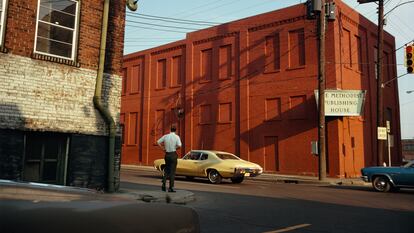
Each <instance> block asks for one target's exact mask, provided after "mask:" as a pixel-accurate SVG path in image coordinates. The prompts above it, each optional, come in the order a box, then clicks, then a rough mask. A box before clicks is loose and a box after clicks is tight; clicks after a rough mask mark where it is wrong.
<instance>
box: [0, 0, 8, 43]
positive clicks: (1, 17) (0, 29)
mask: <svg viewBox="0 0 414 233" xmlns="http://www.w3.org/2000/svg"><path fill="white" fill-rule="evenodd" d="M0 1H1V2H2V11H1V13H0V48H3V47H4V38H5V35H6V23H7V20H6V15H7V6H8V0H0Z"/></svg>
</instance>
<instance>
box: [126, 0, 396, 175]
mask: <svg viewBox="0 0 414 233" xmlns="http://www.w3.org/2000/svg"><path fill="white" fill-rule="evenodd" d="M335 2H336V20H335V21H330V22H328V24H327V29H326V35H327V36H326V88H327V89H332V90H364V91H366V96H365V103H364V106H363V110H362V114H361V115H360V116H327V117H326V122H327V123H326V126H327V127H326V132H327V170H328V175H329V176H331V177H357V176H359V175H360V169H361V168H362V167H365V166H369V165H376V164H377V163H379V161H380V160H379V159H378V158H377V156H376V154H377V151H376V150H377V149H376V134H377V127H376V96H377V95H376V86H377V81H376V70H375V67H376V66H375V60H376V54H377V51H378V50H377V48H376V44H377V39H376V38H377V36H376V33H377V27H376V25H375V24H373V23H372V22H370V21H369V20H367V19H366V18H365V17H364V16H362V15H360V14H359V13H358V12H356V11H354V10H353V9H351V8H350V7H348V6H347V5H345V4H344V3H342V2H341V1H335ZM384 47H385V49H384V59H383V60H384V66H383V67H384V80H385V81H387V80H390V79H392V78H393V77H395V76H396V65H395V64H396V62H395V53H394V49H395V39H394V37H393V36H392V35H390V34H388V33H385V46H384ZM317 54H318V47H317V29H316V20H309V19H307V11H306V6H305V5H303V4H299V5H295V6H292V7H288V8H284V9H280V10H276V11H272V12H269V13H265V14H261V15H257V16H253V17H249V18H245V19H241V20H238V21H234V22H230V23H226V24H222V25H219V26H215V27H211V28H207V29H203V30H199V31H195V32H191V33H188V34H187V35H186V39H184V40H181V41H176V42H173V43H170V44H166V45H163V46H160V47H156V48H152V49H148V50H144V51H140V52H136V53H132V54H129V55H126V56H125V57H124V63H123V70H124V76H123V77H124V79H123V84H122V85H123V88H122V90H123V91H122V104H121V117H120V121H121V123H122V125H123V128H124V130H123V132H124V140H123V144H122V154H123V156H122V163H123V164H142V165H149V166H151V165H152V162H153V161H154V160H155V159H158V158H163V151H161V150H160V149H159V148H158V147H157V146H156V143H155V142H156V140H157V139H158V138H159V137H160V136H161V135H163V134H164V133H167V132H168V130H169V126H170V125H171V124H176V125H178V134H179V135H180V136H181V138H182V141H183V144H184V146H183V148H182V149H181V150H180V152H179V153H180V154H181V155H184V154H185V153H186V152H187V151H189V150H190V149H214V150H222V151H228V152H232V153H235V154H236V155H238V156H240V157H241V158H243V159H246V160H249V161H252V162H256V163H258V164H260V165H261V166H262V167H263V168H264V169H265V171H266V172H274V173H280V174H297V175H312V176H316V175H317V173H318V158H317V156H315V155H313V154H312V151H311V142H312V141H317V140H318V110H317V105H316V100H315V90H317V89H318V56H317ZM383 90H384V111H385V114H384V116H385V118H386V120H389V121H390V122H391V134H392V135H394V140H395V141H394V146H393V147H392V148H391V153H392V155H391V158H392V161H393V164H395V163H398V161H401V146H400V145H401V142H400V122H399V118H400V117H399V107H398V106H399V104H398V87H397V83H396V82H390V83H389V84H388V85H387V86H386V87H385V88H384V89H383ZM385 151H386V148H385V147H384V154H387V153H386V152H385ZM384 160H385V161H387V158H384Z"/></svg>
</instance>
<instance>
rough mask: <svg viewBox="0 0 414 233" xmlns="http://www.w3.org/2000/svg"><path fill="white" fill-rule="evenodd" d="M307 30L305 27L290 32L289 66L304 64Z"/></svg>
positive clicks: (295, 66)
mask: <svg viewBox="0 0 414 233" xmlns="http://www.w3.org/2000/svg"><path fill="white" fill-rule="evenodd" d="M305 62H306V59H305V30H304V29H303V28H301V29H298V30H294V31H290V32H289V68H297V67H301V66H304V65H305Z"/></svg>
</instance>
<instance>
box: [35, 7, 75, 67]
mask: <svg viewBox="0 0 414 233" xmlns="http://www.w3.org/2000/svg"><path fill="white" fill-rule="evenodd" d="M78 18H79V2H78V1H74V0H39V5H38V10H37V28H36V38H35V48H34V50H35V51H34V52H35V53H39V54H43V55H48V56H52V57H58V58H64V59H69V60H75V55H76V54H75V49H76V47H77V46H76V43H77V37H78V24H77V22H78Z"/></svg>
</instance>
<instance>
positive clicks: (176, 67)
mask: <svg viewBox="0 0 414 233" xmlns="http://www.w3.org/2000/svg"><path fill="white" fill-rule="evenodd" d="M171 66H172V67H171V69H172V70H171V73H172V75H171V86H172V87H176V86H180V85H181V82H182V79H183V74H184V69H185V66H184V62H183V59H182V56H181V55H179V56H174V57H173V58H172V64H171Z"/></svg>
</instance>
